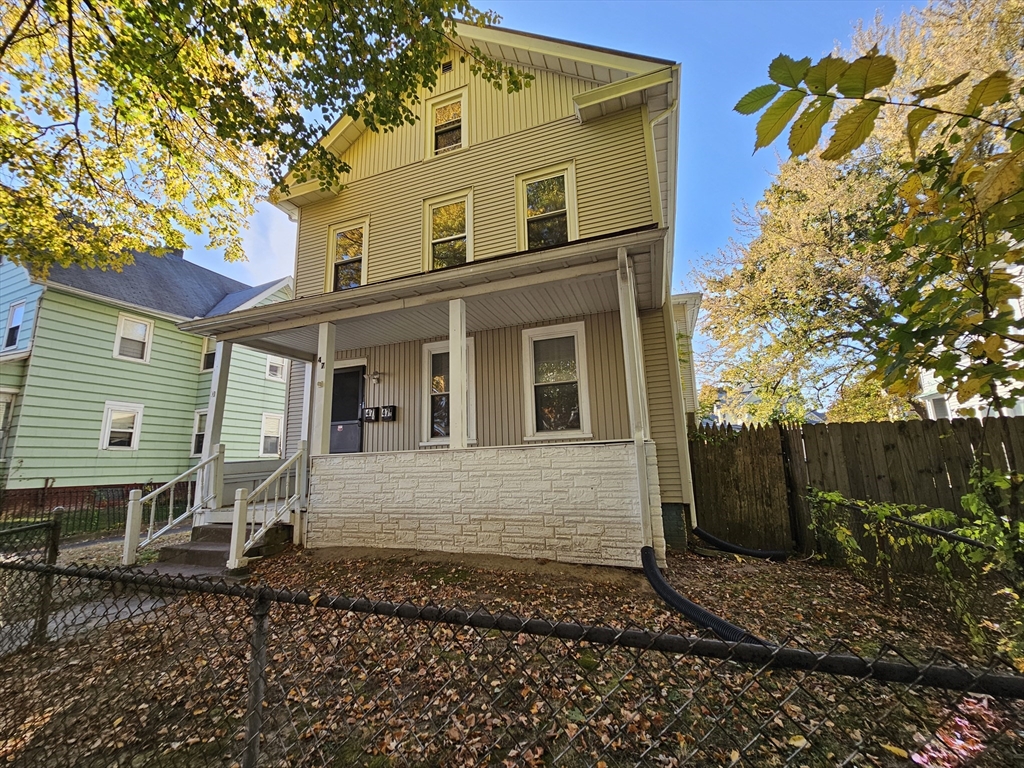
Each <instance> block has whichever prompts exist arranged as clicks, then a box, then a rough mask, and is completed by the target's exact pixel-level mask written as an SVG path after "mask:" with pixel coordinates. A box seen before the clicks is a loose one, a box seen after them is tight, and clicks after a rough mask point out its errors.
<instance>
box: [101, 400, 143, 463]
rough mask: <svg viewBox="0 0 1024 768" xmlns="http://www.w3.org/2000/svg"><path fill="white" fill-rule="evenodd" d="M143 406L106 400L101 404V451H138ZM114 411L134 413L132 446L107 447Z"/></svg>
mask: <svg viewBox="0 0 1024 768" xmlns="http://www.w3.org/2000/svg"><path fill="white" fill-rule="evenodd" d="M144 408H145V406H144V405H143V404H142V403H122V402H118V401H117V400H107V401H106V402H105V403H103V427H102V429H101V430H100V450H101V451H137V450H139V438H140V437H141V435H142V411H143V409H144ZM114 411H132V412H134V413H135V429H133V430H132V444H131V445H130V446H123V445H109V443H110V425H111V421H112V419H113V416H114Z"/></svg>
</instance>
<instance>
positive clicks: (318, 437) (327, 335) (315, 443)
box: [309, 323, 335, 456]
mask: <svg viewBox="0 0 1024 768" xmlns="http://www.w3.org/2000/svg"><path fill="white" fill-rule="evenodd" d="M334 334H335V329H334V323H320V328H319V333H318V335H317V344H316V362H315V363H314V364H313V369H314V370H313V376H314V378H315V380H316V384H315V385H314V387H313V423H312V424H311V425H310V430H309V453H310V455H311V456H323V455H325V454H328V453H330V452H331V403H332V402H333V401H334Z"/></svg>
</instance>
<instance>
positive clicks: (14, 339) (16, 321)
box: [2, 301, 25, 349]
mask: <svg viewBox="0 0 1024 768" xmlns="http://www.w3.org/2000/svg"><path fill="white" fill-rule="evenodd" d="M24 321H25V302H23V301H20V302H18V303H17V304H12V305H11V308H10V310H9V311H8V313H7V328H6V329H5V331H4V345H3V347H2V349H14V348H15V347H16V346H18V336H19V335H20V334H21V324H22V323H23V322H24Z"/></svg>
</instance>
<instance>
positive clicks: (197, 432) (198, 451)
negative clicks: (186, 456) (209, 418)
mask: <svg viewBox="0 0 1024 768" xmlns="http://www.w3.org/2000/svg"><path fill="white" fill-rule="evenodd" d="M206 414H207V411H206V409H203V410H201V411H196V415H195V419H194V420H193V421H192V455H193V456H201V455H202V453H203V444H204V443H205V442H206Z"/></svg>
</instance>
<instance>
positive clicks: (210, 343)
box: [199, 336, 217, 373]
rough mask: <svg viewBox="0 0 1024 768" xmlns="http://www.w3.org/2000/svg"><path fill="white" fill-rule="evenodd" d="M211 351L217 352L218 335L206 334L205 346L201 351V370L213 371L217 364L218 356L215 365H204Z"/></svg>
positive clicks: (214, 360)
mask: <svg viewBox="0 0 1024 768" xmlns="http://www.w3.org/2000/svg"><path fill="white" fill-rule="evenodd" d="M210 352H214V353H216V352H217V337H216V336H204V337H203V348H202V349H201V350H200V351H199V372H200V373H206V372H207V371H212V370H213V369H214V368H215V367H216V366H217V358H216V357H214V359H213V365H211V366H210V367H209V368H204V367H203V365H204V363H205V362H206V356H207V355H208V354H209V353H210Z"/></svg>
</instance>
